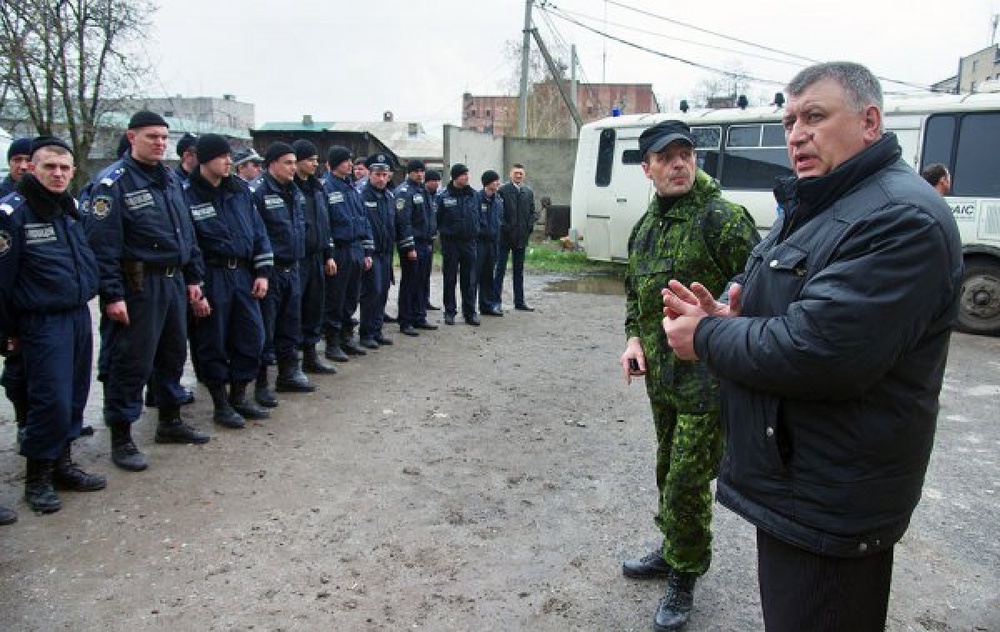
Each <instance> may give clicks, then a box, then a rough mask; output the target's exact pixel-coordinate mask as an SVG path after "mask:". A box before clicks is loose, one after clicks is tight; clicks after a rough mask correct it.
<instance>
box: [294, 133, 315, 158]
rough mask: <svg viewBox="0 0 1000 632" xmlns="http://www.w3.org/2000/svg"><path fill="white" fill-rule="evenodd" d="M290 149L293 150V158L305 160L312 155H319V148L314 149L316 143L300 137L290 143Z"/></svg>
mask: <svg viewBox="0 0 1000 632" xmlns="http://www.w3.org/2000/svg"><path fill="white" fill-rule="evenodd" d="M292 149H294V150H295V160H306V159H307V158H312V157H313V156H319V150H318V149H316V145H314V144H313V143H312V141H308V140H305V139H302V138H300V139H299V140H297V141H295V142H294V143H292Z"/></svg>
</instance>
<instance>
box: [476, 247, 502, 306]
mask: <svg viewBox="0 0 1000 632" xmlns="http://www.w3.org/2000/svg"><path fill="white" fill-rule="evenodd" d="M496 263H497V240H496V238H495V237H493V238H489V237H480V238H479V240H478V241H477V242H476V278H475V280H474V281H473V288H474V289H476V290H478V292H479V311H483V310H486V309H492V308H493V307H496V306H498V305H500V297H498V296H495V295H494V293H493V288H494V285H493V274H494V272H495V268H496Z"/></svg>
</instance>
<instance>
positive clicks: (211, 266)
mask: <svg viewBox="0 0 1000 632" xmlns="http://www.w3.org/2000/svg"><path fill="white" fill-rule="evenodd" d="M195 151H196V153H197V156H198V165H197V166H195V168H194V169H193V170H192V171H191V174H190V177H189V178H188V181H187V184H185V185H184V197H185V200H186V201H187V203H188V210H189V211H190V213H191V220H192V221H193V223H194V228H195V233H196V234H197V237H198V245H199V247H200V248H201V252H202V257H203V258H204V261H205V286H204V293H205V297H206V298H207V300H208V302H209V304H210V305H211V312H210V313H209V314H208V315H207V316H205V317H204V318H200V319H197V320H196V321H195V323H194V326H195V327H196V329H197V335H196V336H194V337H193V338H192V340H194V341H197V354H198V358H199V360H200V362H201V378H202V381H204V383H205V384H206V385H207V386H208V391H209V393H211V395H212V404H213V405H214V408H215V411H214V413H213V416H212V418H213V420H214V421H215V422H216V423H218V424H220V425H223V426H226V427H229V428H243V427H244V426H245V425H246V424H245V421H244V418H250V419H266V418H267V417H269V416H270V413H268V412H267V409H266V408H262V407H261V406H258V405H257V404H256V403H255V402H253V400H248V399H247V397H246V388H247V384H249V383H250V382H251V381H253V379H254V378H255V377H256V376H257V372H258V370H259V368H260V358H261V353H262V352H263V349H264V322H263V320H262V318H261V313H260V301H261V300H262V299H263V298H264V297H265V296H266V295H267V284H268V276H269V274H270V271H271V266H272V265H273V264H274V255H273V254H272V252H271V242H270V240H268V238H267V231H266V230H264V222H263V220H261V218H260V214H258V213H257V208H256V207H255V206H254V202H253V197H251V195H250V190H249V189H248V188H247V186H246V184H245V183H244V182H243V181H242V180H240V179H239V178H238V177H236V176H233V175H230V174H229V169H230V167H231V166H232V162H233V161H232V149H231V148H230V146H229V143H228V142H227V141H226V139H225V138H223V137H222V136H219V135H217V134H204V135H202V136H200V137H199V138H198V142H197V144H196V145H195ZM227 384H228V385H229V388H230V390H229V393H228V395H227V393H226V385H227Z"/></svg>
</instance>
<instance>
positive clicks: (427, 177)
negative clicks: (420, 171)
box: [424, 169, 441, 182]
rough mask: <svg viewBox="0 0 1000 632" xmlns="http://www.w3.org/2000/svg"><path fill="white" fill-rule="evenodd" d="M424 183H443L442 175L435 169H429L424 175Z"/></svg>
mask: <svg viewBox="0 0 1000 632" xmlns="http://www.w3.org/2000/svg"><path fill="white" fill-rule="evenodd" d="M424 182H441V174H440V173H438V172H437V171H435V170H434V169H428V171H427V173H425V174H424Z"/></svg>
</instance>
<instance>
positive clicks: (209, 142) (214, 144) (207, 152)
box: [194, 134, 233, 164]
mask: <svg viewBox="0 0 1000 632" xmlns="http://www.w3.org/2000/svg"><path fill="white" fill-rule="evenodd" d="M194 151H195V153H196V154H198V163H199V164H205V163H206V162H208V161H209V160H215V159H216V158H218V157H219V156H224V155H225V154H231V153H233V148H232V147H230V146H229V141H227V140H226V139H225V138H223V137H222V136H219V135H218V134H203V135H202V136H201V137H200V138H198V142H197V143H195V146H194Z"/></svg>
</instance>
